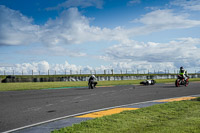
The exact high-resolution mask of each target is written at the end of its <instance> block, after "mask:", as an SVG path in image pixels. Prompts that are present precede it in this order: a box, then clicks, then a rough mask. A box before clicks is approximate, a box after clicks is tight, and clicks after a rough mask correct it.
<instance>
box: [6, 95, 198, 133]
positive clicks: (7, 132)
mask: <svg viewBox="0 0 200 133" xmlns="http://www.w3.org/2000/svg"><path fill="white" fill-rule="evenodd" d="M181 97H200V94H197V95H190V96H181ZM181 97H172V98H181ZM166 99H170V98H165V99H157V100H151V101H145V102H139V103H131V104H125V105H119V106H114V107H108V108H103V109H97V110H92V111H86V112H82V113H77V114H72V115H67V116H63V117H59V118H55V119H51V120H47V121H43V122H39V123H35V124H31V125H27V126H24V127H20V128H16V129H12V130H9V131H5V132H2V133H11V132H14V131H18V130H22V129H25V128H30V127H34V126H38V125H42V124H46V123H49V122H53V121H57V120H61V119H66V118H70V117H75V116H79V115H83V114H89V113H93V112H98V111H102V110H108V109H113V108H120V107H125V106H132V105H138V104H144V103H149V102H155V101H158V100H166Z"/></svg>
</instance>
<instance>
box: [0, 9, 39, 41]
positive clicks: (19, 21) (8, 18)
mask: <svg viewBox="0 0 200 133" xmlns="http://www.w3.org/2000/svg"><path fill="white" fill-rule="evenodd" d="M0 18H1V19H0V45H26V44H30V43H32V42H34V41H35V40H37V32H38V30H39V27H38V26H37V25H33V24H32V19H30V18H28V17H26V16H24V15H22V14H21V13H20V12H19V11H15V10H12V9H9V8H6V7H5V6H3V5H0Z"/></svg>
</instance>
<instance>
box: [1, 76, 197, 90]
mask: <svg viewBox="0 0 200 133" xmlns="http://www.w3.org/2000/svg"><path fill="white" fill-rule="evenodd" d="M141 81H143V80H118V81H98V84H97V86H111V85H131V84H139V83H140V82H141ZM192 81H200V78H193V79H190V82H192ZM174 82H175V79H157V80H156V83H174ZM82 86H85V87H86V86H87V81H78V82H25V83H0V91H18V90H37V89H47V88H64V87H82Z"/></svg>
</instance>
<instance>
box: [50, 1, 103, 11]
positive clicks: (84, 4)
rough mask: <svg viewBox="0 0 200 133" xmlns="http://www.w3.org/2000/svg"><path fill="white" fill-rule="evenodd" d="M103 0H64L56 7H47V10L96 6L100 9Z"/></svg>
mask: <svg viewBox="0 0 200 133" xmlns="http://www.w3.org/2000/svg"><path fill="white" fill-rule="evenodd" d="M103 3H104V2H103V0H66V1H65V2H63V3H61V4H59V5H57V6H56V7H49V8H47V10H58V9H61V8H71V7H81V8H86V7H93V6H94V7H96V8H99V9H101V8H102V7H103Z"/></svg>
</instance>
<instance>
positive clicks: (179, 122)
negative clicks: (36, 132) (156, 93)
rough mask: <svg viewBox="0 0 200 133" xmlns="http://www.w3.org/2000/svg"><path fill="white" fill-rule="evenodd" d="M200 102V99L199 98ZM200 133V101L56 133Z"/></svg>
mask: <svg viewBox="0 0 200 133" xmlns="http://www.w3.org/2000/svg"><path fill="white" fill-rule="evenodd" d="M198 99H200V98H198ZM105 132H106V133H199V132H200V101H199V100H191V101H179V102H170V103H165V104H157V105H153V106H150V107H146V108H141V109H138V110H134V111H124V112H121V113H119V114H114V115H110V116H104V117H101V118H96V119H92V120H88V121H84V122H81V123H80V124H74V125H72V126H71V127H65V128H61V129H60V130H54V131H52V133H105Z"/></svg>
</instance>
